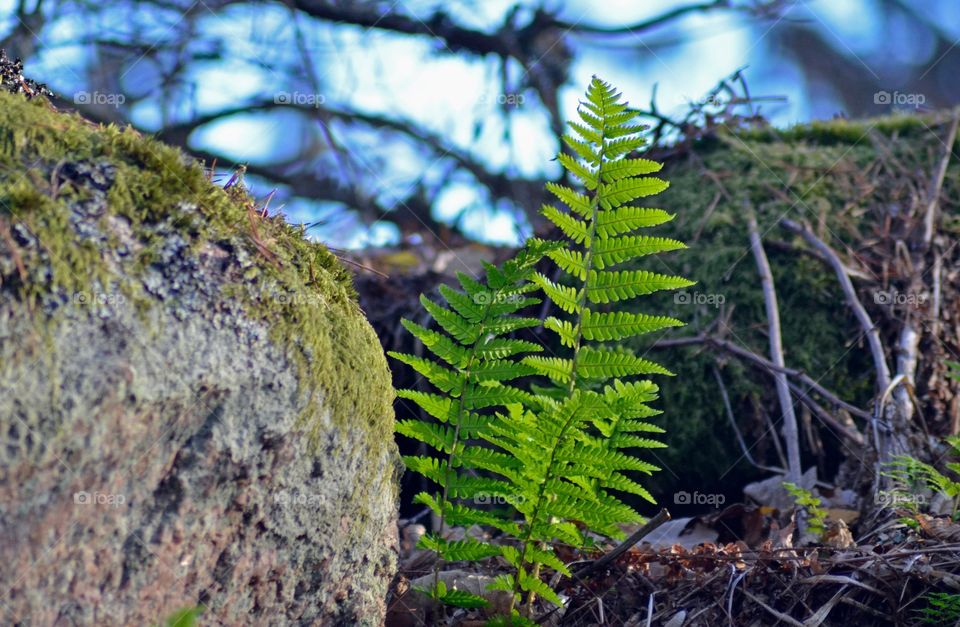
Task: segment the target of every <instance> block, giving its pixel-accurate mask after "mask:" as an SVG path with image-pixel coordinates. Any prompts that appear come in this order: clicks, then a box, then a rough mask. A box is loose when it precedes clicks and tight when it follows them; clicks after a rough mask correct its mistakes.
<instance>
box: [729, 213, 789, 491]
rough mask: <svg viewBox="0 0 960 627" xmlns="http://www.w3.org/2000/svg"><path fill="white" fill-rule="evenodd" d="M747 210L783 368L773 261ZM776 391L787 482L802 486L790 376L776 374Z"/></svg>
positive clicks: (775, 354)
mask: <svg viewBox="0 0 960 627" xmlns="http://www.w3.org/2000/svg"><path fill="white" fill-rule="evenodd" d="M744 208H745V209H746V210H747V226H748V228H749V230H750V250H751V251H752V252H753V257H754V259H755V260H756V262H757V271H758V272H759V273H760V283H761V286H762V288H763V302H764V305H765V306H766V310H767V322H768V325H769V333H770V359H771V361H772V362H773V363H774V364H776V365H777V366H779V367H780V368H783V367H784V360H783V344H782V339H781V336H780V310H779V308H778V306H777V293H776V290H775V288H774V285H773V272H772V271H771V270H770V262H769V261H767V254H766V253H765V252H764V250H763V243H762V242H761V241H760V231H759V229H758V228H757V218H756V216H755V215H754V212H753V207H752V206H751V205H750V204H749V202H747V203H745V204H744ZM773 380H774V383H775V384H776V388H777V397H778V398H779V400H780V410H781V411H782V412H783V438H784V440H786V443H787V466H788V468H787V470H788V472H787V479H789V480H790V482H792V483H794V484H797V485H799V484H800V476H801V475H802V474H803V470H802V469H801V468H800V436H799V432H798V430H797V416H796V414H795V413H794V411H793V400H792V399H791V398H790V386H789V385H787V377H786V375H784V374H783V373H782V372H776V373H774V375H773Z"/></svg>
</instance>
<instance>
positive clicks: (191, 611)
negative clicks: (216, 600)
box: [164, 605, 203, 627]
mask: <svg viewBox="0 0 960 627" xmlns="http://www.w3.org/2000/svg"><path fill="white" fill-rule="evenodd" d="M201 614H203V607H201V606H199V605H198V606H196V607H187V608H184V609H182V610H177V611H176V612H174V613H173V614H171V615H170V616H168V617H167V620H166V621H164V625H165V627H196V625H198V624H199V620H200V615H201Z"/></svg>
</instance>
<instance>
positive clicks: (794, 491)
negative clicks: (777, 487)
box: [783, 481, 827, 538]
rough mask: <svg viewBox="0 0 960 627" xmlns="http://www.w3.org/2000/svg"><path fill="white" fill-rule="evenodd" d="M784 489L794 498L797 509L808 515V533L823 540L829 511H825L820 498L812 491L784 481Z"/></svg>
mask: <svg viewBox="0 0 960 627" xmlns="http://www.w3.org/2000/svg"><path fill="white" fill-rule="evenodd" d="M783 487H784V488H785V489H786V490H787V492H789V493H790V496H792V497H793V502H794V503H796V504H797V507H802V508H803V510H804V511H805V512H806V513H807V531H809V532H810V533H812V534H814V535H816V536H817V537H818V538H822V537H823V534H824V532H825V531H826V530H827V510H825V509H823V507H822V505H823V501H821V500H820V497H817V496H814V495H813V493H812V492H810V490H807V489H806V488H801V487H800V486H798V485H797V484H795V483H790V482H789V481H784V482H783Z"/></svg>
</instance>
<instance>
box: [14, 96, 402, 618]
mask: <svg viewBox="0 0 960 627" xmlns="http://www.w3.org/2000/svg"><path fill="white" fill-rule="evenodd" d="M240 179H241V177H240V176H237V177H236V178H235V180H232V181H229V182H227V183H226V184H225V185H223V186H220V185H217V184H214V182H212V181H211V180H210V175H209V174H208V173H207V172H206V171H205V170H204V169H203V167H201V165H199V164H197V163H195V162H193V161H192V160H189V159H187V158H185V157H184V156H183V155H182V153H180V152H179V151H177V150H175V149H173V148H170V147H167V146H164V145H162V144H160V143H158V142H156V141H153V140H151V139H148V138H145V137H142V136H141V135H139V134H137V133H135V132H133V131H131V130H129V129H120V128H116V127H100V126H96V125H93V124H90V123H88V122H86V121H84V120H83V119H81V118H80V117H77V116H73V115H66V114H63V113H60V112H57V111H55V110H53V109H52V108H51V107H50V106H49V105H48V104H47V103H46V101H45V100H44V99H42V98H35V99H34V100H32V101H28V100H27V98H26V97H25V96H24V95H22V94H7V93H3V92H2V90H0V436H2V437H3V438H4V440H5V441H4V445H3V446H2V447H0V560H2V561H3V562H4V563H7V564H18V565H19V567H18V568H17V569H7V571H5V573H4V574H0V588H3V589H4V590H6V591H8V595H7V598H6V600H5V602H4V604H3V607H2V612H3V614H2V615H3V617H4V622H5V623H11V624H16V623H18V622H29V623H37V624H53V623H55V622H58V621H67V622H73V623H77V624H91V623H93V622H102V621H104V620H106V622H109V623H111V624H154V623H157V622H159V621H161V620H162V619H163V618H164V617H165V616H167V615H169V614H171V613H173V612H174V611H176V610H179V609H182V608H184V607H193V606H196V605H200V606H203V607H205V608H206V610H207V611H206V612H205V615H206V616H207V617H208V618H207V620H213V621H214V622H219V623H222V624H250V623H266V622H270V621H275V620H280V621H282V622H285V623H291V624H295V623H304V624H308V623H322V624H327V623H335V622H341V623H344V624H346V623H349V624H377V623H379V622H381V621H382V617H383V614H384V612H385V607H384V598H385V595H386V590H387V584H388V582H389V581H390V579H391V578H392V576H393V573H394V570H395V556H394V552H393V549H392V543H393V542H394V541H395V533H396V528H395V519H396V507H397V474H398V471H399V458H398V455H397V451H396V445H395V444H394V442H393V438H392V433H393V410H392V401H393V398H394V393H393V389H392V387H391V385H390V373H389V370H388V367H387V364H386V360H385V358H384V355H383V351H382V349H381V348H380V345H379V342H378V340H377V338H376V335H375V334H374V332H373V330H372V328H371V327H370V325H369V324H368V323H367V321H366V319H365V317H364V315H363V312H362V311H361V310H360V308H359V306H358V305H357V303H356V300H355V294H354V291H353V288H352V285H351V279H350V276H349V275H348V273H347V272H346V271H345V270H344V269H343V268H342V266H341V265H340V264H339V262H338V261H337V260H336V258H335V257H334V256H333V255H331V254H330V253H329V251H327V249H326V248H325V247H323V246H322V245H320V244H317V243H314V242H310V241H308V240H307V239H306V238H305V237H304V235H303V232H302V230H301V229H300V228H297V227H294V226H291V225H289V224H287V223H286V222H285V221H284V220H283V218H282V217H267V216H266V215H264V213H263V212H262V211H261V208H260V207H259V206H258V205H257V203H255V202H254V200H253V199H252V198H250V197H249V196H248V195H247V194H246V192H244V191H243V188H242V182H241V180H240Z"/></svg>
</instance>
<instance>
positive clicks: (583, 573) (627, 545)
mask: <svg viewBox="0 0 960 627" xmlns="http://www.w3.org/2000/svg"><path fill="white" fill-rule="evenodd" d="M668 520H670V512H668V511H667V510H665V509H661V510H660V513H659V514H657V515H656V516H654V517H653V518H651V519H650V520H648V521H647V524H645V525H644V526H642V527H640V528H639V529H637V530H636V531H634V532H633V533H632V534H630V537H629V538H627V539H626V540H624V541H623V542H621V543H620V544H619V545H617V547H616V548H615V549H613V550H612V551H610V552H609V553H607V554H606V555H604V556H603V557H601V558H600V559H598V560H594V561H592V562H581V563H582V564H583V565H584V566H583V568H578V569H576V572H575V573H574V574H575V575H576V577H577V578H578V579H583V578H585V577H588V576H590V574H591V573H594V572H597V571H599V570H602V569H604V568H605V567H607V566H609V565H610V564H612V563H613V562H615V561H616V560H617V558H619V557H620V556H621V555H623V554H624V553H626V552H627V551H629V550H630V549H631V548H632V547H633V546H634V545H635V544H636V543H637V542H640V540H642V539H643V538H644V537H646V536H647V535H649V534H650V533H651V532H653V530H654V529H656V528H657V527H659V526H660V525H662V524H663V523H665V522H667V521H668Z"/></svg>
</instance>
